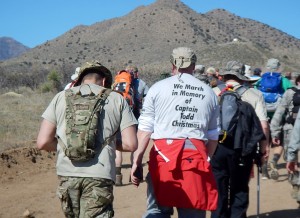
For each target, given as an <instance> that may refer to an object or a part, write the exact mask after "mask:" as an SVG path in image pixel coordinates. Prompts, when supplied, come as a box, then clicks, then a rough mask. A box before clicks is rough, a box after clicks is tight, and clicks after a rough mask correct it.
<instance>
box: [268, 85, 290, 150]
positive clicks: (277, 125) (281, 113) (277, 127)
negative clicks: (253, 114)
mask: <svg viewBox="0 0 300 218" xmlns="http://www.w3.org/2000/svg"><path fill="white" fill-rule="evenodd" d="M292 92H293V91H292V90H287V91H286V92H285V93H284V94H283V96H282V99H281V100H280V103H279V104H278V106H277V108H276V110H275V113H274V115H273V117H272V120H271V124H270V130H271V136H272V142H273V144H275V145H280V144H281V143H282V142H281V141H280V135H281V133H282V127H283V125H284V118H285V117H286V111H287V110H288V109H289V106H290V104H291V103H292V98H291V97H292V96H293V93H292Z"/></svg>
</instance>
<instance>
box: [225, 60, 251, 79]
mask: <svg viewBox="0 0 300 218" xmlns="http://www.w3.org/2000/svg"><path fill="white" fill-rule="evenodd" d="M220 75H221V76H224V75H234V76H236V77H237V78H239V79H240V80H243V81H249V78H248V77H247V76H245V65H244V64H242V63H240V62H238V61H229V62H228V63H227V64H226V67H225V69H224V71H222V72H220Z"/></svg>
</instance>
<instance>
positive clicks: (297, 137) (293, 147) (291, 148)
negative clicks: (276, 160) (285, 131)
mask: <svg viewBox="0 0 300 218" xmlns="http://www.w3.org/2000/svg"><path fill="white" fill-rule="evenodd" d="M299 150H300V113H299V112H298V115H297V118H296V121H295V125H294V128H293V131H292V136H291V140H290V143H289V145H288V147H287V153H286V158H287V161H288V162H292V161H296V160H297V155H298V151H299Z"/></svg>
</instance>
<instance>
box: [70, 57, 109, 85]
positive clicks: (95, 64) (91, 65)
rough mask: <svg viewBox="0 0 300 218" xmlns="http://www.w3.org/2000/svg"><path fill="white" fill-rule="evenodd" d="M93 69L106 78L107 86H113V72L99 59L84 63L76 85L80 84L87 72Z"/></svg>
mask: <svg viewBox="0 0 300 218" xmlns="http://www.w3.org/2000/svg"><path fill="white" fill-rule="evenodd" d="M91 70H92V71H93V72H95V73H98V74H99V75H101V76H103V77H104V78H105V79H106V80H105V84H104V86H105V88H111V85H112V74H111V72H110V70H109V69H107V68H106V67H104V66H103V65H102V64H101V63H100V62H99V61H96V60H94V61H90V62H86V63H84V64H83V65H82V66H81V67H80V70H79V73H78V80H77V82H76V83H75V85H74V86H79V85H80V84H81V82H82V79H83V77H84V76H85V75H86V74H87V72H91Z"/></svg>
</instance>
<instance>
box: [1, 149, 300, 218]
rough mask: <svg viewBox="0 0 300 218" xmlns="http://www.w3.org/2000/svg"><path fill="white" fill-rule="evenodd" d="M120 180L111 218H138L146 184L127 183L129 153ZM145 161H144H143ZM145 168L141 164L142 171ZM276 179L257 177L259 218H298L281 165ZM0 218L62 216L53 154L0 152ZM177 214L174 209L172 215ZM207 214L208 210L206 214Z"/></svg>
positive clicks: (252, 204)
mask: <svg viewBox="0 0 300 218" xmlns="http://www.w3.org/2000/svg"><path fill="white" fill-rule="evenodd" d="M124 156H125V157H124V169H123V170H122V173H123V183H124V186H121V187H115V189H114V194H115V203H114V208H115V217H116V218H138V217H141V216H142V214H143V212H144V211H145V209H146V183H142V184H141V185H140V186H139V187H138V188H136V187H135V186H133V185H131V184H128V179H129V170H130V169H129V155H128V154H125V155H124ZM145 162H146V160H145ZM146 171H147V167H146V166H145V167H144V172H146ZM254 174H255V178H253V179H251V182H250V190H251V191H250V193H251V195H250V206H249V210H248V215H249V217H250V218H254V217H256V210H257V203H256V202H257V201H256V199H257V198H256V197H257V185H256V184H257V177H256V172H255V173H254ZM279 174H280V177H279V180H278V181H277V182H275V181H272V180H260V185H261V186H260V188H261V191H260V213H261V215H260V217H268V218H282V217H285V218H300V209H297V207H298V204H297V203H296V201H295V200H293V199H292V198H291V197H290V191H291V188H290V185H289V184H288V182H287V174H286V170H285V169H284V164H283V163H281V164H280V170H279ZM0 184H1V186H0V193H1V194H0V218H12V217H13V218H15V217H16V218H17V217H23V214H24V213H27V214H29V216H27V217H36V218H49V217H55V218H60V217H61V218H63V214H62V212H61V209H60V204H59V201H58V199H57V198H56V193H55V192H56V186H57V177H56V174H55V155H54V154H51V153H46V152H39V151H36V150H35V149H33V148H19V149H15V150H11V151H5V152H4V153H2V154H0ZM173 217H174V218H176V217H177V215H176V212H175V215H174V216H173ZM207 217H209V213H208V214H207Z"/></svg>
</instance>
